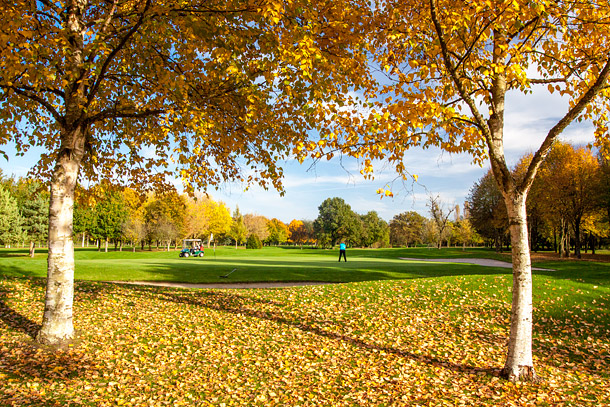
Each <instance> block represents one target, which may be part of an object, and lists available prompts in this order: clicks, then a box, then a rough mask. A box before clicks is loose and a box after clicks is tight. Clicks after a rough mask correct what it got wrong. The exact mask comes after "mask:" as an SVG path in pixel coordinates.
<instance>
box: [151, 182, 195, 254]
mask: <svg viewBox="0 0 610 407" xmlns="http://www.w3.org/2000/svg"><path fill="white" fill-rule="evenodd" d="M185 205H186V204H185V202H184V197H183V196H180V195H178V194H177V193H175V192H173V193H166V194H163V195H160V196H152V195H150V196H149V197H148V202H147V204H146V208H145V214H144V219H145V222H146V230H147V239H148V242H149V243H148V244H149V248H150V245H151V243H152V242H153V241H155V242H156V243H157V246H158V245H159V243H160V242H164V243H165V245H166V248H167V250H168V251H169V247H170V245H171V242H172V241H174V240H175V239H178V238H179V237H180V236H181V235H182V221H183V213H184V209H185Z"/></svg>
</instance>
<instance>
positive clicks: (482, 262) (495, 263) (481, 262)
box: [400, 257, 554, 271]
mask: <svg viewBox="0 0 610 407" xmlns="http://www.w3.org/2000/svg"><path fill="white" fill-rule="evenodd" d="M400 259H401V260H412V261H429V262H433V263H466V264H476V265H478V266H486V267H503V268H507V269H510V268H513V265H512V263H508V262H506V261H500V260H492V259H414V258H410V257H401V258H400ZM532 270H539V271H554V270H552V269H544V268H540V267H532Z"/></svg>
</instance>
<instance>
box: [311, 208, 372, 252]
mask: <svg viewBox="0 0 610 407" xmlns="http://www.w3.org/2000/svg"><path fill="white" fill-rule="evenodd" d="M318 210H319V215H318V217H317V218H316V220H314V222H313V227H314V231H315V233H316V236H318V240H319V241H320V242H327V243H328V244H330V245H331V246H334V245H335V244H336V243H337V241H339V240H346V241H348V242H350V243H352V244H354V243H356V242H357V241H358V240H359V239H360V234H361V231H362V226H361V223H360V218H359V217H358V215H356V213H354V211H352V208H351V206H349V205H348V204H347V203H345V201H344V200H343V199H341V198H328V199H326V200H324V202H322V204H321V205H320V206H319V207H318Z"/></svg>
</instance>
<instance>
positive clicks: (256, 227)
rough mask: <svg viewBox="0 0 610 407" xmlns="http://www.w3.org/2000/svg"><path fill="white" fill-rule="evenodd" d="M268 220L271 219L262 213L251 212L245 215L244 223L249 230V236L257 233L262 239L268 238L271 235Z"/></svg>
mask: <svg viewBox="0 0 610 407" xmlns="http://www.w3.org/2000/svg"><path fill="white" fill-rule="evenodd" d="M268 222H269V219H267V218H266V217H264V216H262V215H254V214H251V213H248V214H246V215H244V224H245V225H246V229H247V230H248V236H250V235H252V234H255V235H256V236H257V237H258V239H259V240H260V241H263V240H265V239H267V237H268V236H269V230H268V229H267V223H268Z"/></svg>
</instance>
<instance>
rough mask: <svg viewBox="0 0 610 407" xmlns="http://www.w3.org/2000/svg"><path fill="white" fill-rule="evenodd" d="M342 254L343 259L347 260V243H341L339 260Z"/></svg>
mask: <svg viewBox="0 0 610 407" xmlns="http://www.w3.org/2000/svg"><path fill="white" fill-rule="evenodd" d="M341 256H343V260H345V261H346V262H347V257H345V243H343V242H341V244H340V245H339V261H341Z"/></svg>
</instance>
